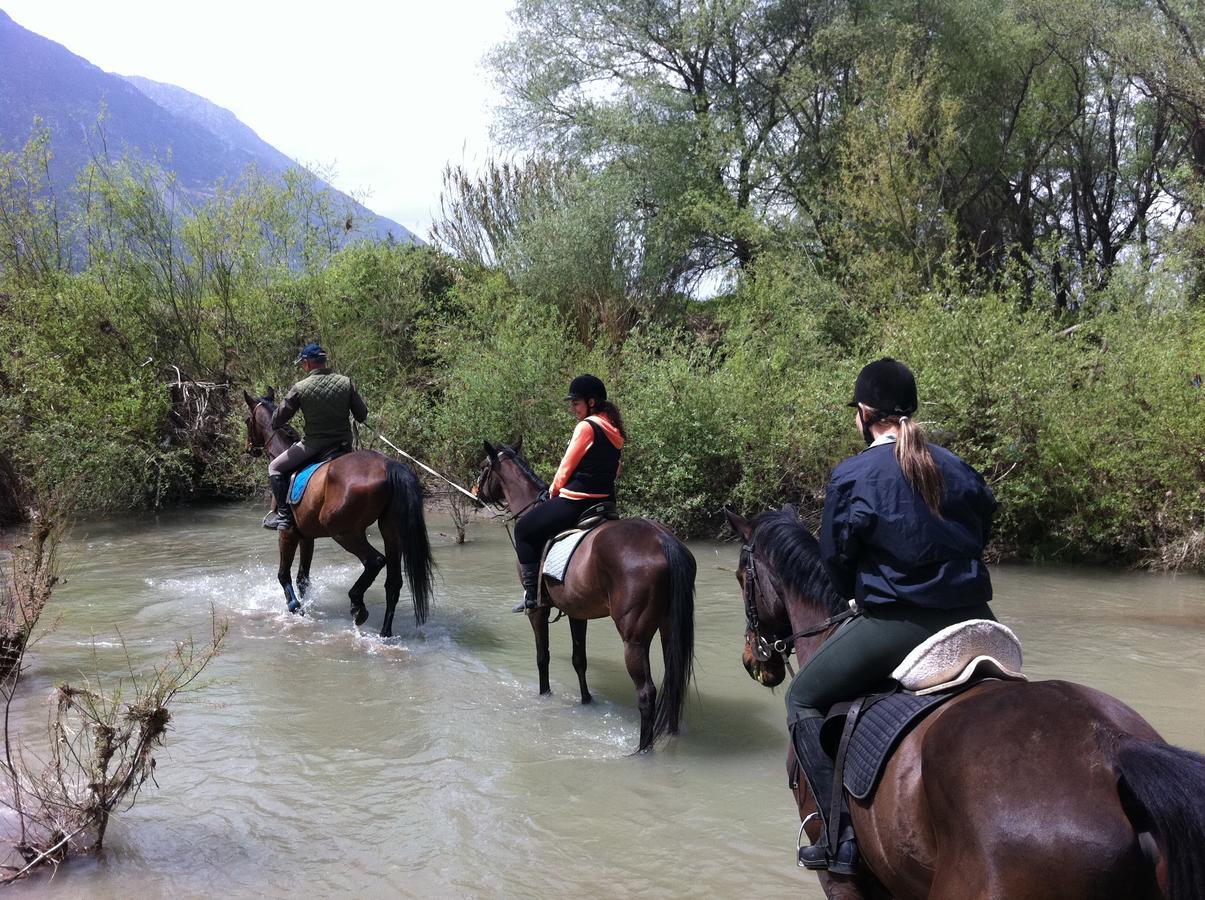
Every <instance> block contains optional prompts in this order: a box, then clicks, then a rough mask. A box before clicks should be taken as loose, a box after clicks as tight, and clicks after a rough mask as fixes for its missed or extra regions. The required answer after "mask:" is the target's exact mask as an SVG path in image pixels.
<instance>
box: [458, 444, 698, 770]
mask: <svg viewBox="0 0 1205 900" xmlns="http://www.w3.org/2000/svg"><path fill="white" fill-rule="evenodd" d="M521 445H522V442H521V441H517V442H516V445H515V447H508V446H506V445H505V444H501V445H498V446H496V447H495V446H494V445H493V444H490V443H489V442H488V441H487V442H486V443H485V452H486V458H485V461H484V462H483V463H482V466H481V474H480V475H479V476H478V478H477V484H476V487H475V492H476V494H477V496H478V498H479V499H481V500H482V501H484V502H485V503H491V504H494V505H495V506H502V507H505V508H509V509H511V510H514V511H515V515H516V518H517V517H518V515H521V514H522V513H523V512H526V511H527V510H528V509H530V508H531V507H532V506H534V505H535V504H536V503H538V502H539V497H540V495H541V493H543V491H544V490H545V488H546V487H547V485H546V484H545V483H544V482H543V481H541V480H540V479H539V478H538V477H537V476H536V474H535V473H534V472H532V470H531V467H530V466H529V465H528V464H527V461H526V460H524V459H523V458H522V457H521V456H520V455H519V448H520V447H521ZM694 592H695V558H694V557H693V556H692V555H691V553H690V551H689V550H687V549H686V546H685V545H684V544H683V543H682V542H681V541H679V540H678V539H677V538H676V537H674V535H673V534H671V533H670V531H669V530H668V529H667V528H666V527H665V526H664V525H662V524H661V523H659V522H654V521H652V520H650V519H618V520H615V521H611V522H605V523H603V524H602V525H599V526H598V527H597V528H594V529H593V530H591V531H590V532H589V534H587V535H586V536H585V537H584V538H582V540H581V543H580V544H578V547H577V550H575V551H574V555H573V563H572V565H571V566H570V567H569V571H568V573H567V574H566V577H565V582H564V584H559V585H549V586H548V595H549V598H550V599H551V601H552V604H553V605H554V606H555V607H556V608H557V609H559V610H561V611H562V612H563V613H564V614H565V615H566V616H568V618H569V631H570V633H571V635H572V639H573V668H574V670H575V671H576V672H577V678H578V683H579V685H580V687H581V692H582V703H589V702H590V701H591V699H592V698H591V696H590V689H589V688H588V687H586V623H587V621H588V620H590V619H602V618H606V617H608V616H609V617H610V618H611V619H612V620H613V621H614V622H615V627H616V629H618V631H619V637H620V638H621V639H622V640H623V661H624V665H626V666H627V670H628V675H629V676H630V677H631V679H632V683H633V684H635V685H636V702H637V705H638V707H639V708H640V745H639V747H637V752H638V753H640V752H643V751H645V750H648V749H650V748H651V747H652V746H653V744H654V743H655V742H656V741H657V739H658V738H659V737H661V735H663V734H666V733H668V734H677V733H678V723H679V720H680V718H681V715H682V708H683V707H684V706H685V704H686V689H687V686H688V685H689V683H690V676H691V669H692V667H693V662H694ZM550 612H551V610H550V608H549V607H547V606H543V607H540V608H538V609H536V610H534V611H532V612H531V614H530V615H529V616H528V618H529V619H530V620H531V627H532V630H533V631H534V632H535V638H536V665H537V667H538V668H539V672H540V693H541V694H548V693H551V691H552V689H551V688H550V687H549V684H548V660H549V651H548V618H549V614H550ZM658 631H659V632H660V633H661V653H662V656H663V658H664V660H665V677H664V679H663V680H662V682H661V689H660V690H657V688H656V687H655V686H654V684H653V672H652V666H651V664H650V662H649V645H650V644H651V643H652V640H653V635H654V634H655V633H657V632H658Z"/></svg>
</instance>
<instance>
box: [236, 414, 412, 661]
mask: <svg viewBox="0 0 1205 900" xmlns="http://www.w3.org/2000/svg"><path fill="white" fill-rule="evenodd" d="M243 398H244V399H245V400H246V403H247V409H248V415H247V452H248V453H251V454H252V455H260V454H262V453H264V452H265V450H266V451H267V452H268V453H269V454H273V455H274V454H279V453H283V452H284V451H285V450H286V449H288V447H289V445H291V444H292V443H293V442H294V441H296V440H297V439H298V435H297V432H296V431H294V430H293V429H292V428H290V427H288V426H286V427H284V428H277V429H275V430H273V429H272V426H271V421H272V413H273V412H274V411H275V409H276V406H275V403H274V402H273V395H272V394H271V393H269V394H268V396H266V397H259V398H255V397H252V396H251V395H250V394H248V393H247V392H246V391H244V392H243ZM293 521H294V522H295V524H296V527H295V528H292V529H290V530H288V531H281V532H279V542H280V567H279V570H278V571H277V578H278V580H279V581H280V586H281V588H283V589H284V594H285V602H286V603H287V605H288V608H289V612H300V611H301V603H300V602H299V601H298V599H297V593H296V592H295V591H294V590H293V578H292V568H293V557H294V555H295V554H296V552H297V549H298V547H300V549H301V560H300V563H299V567H298V571H297V586H298V589H299V590H300V593H301V597H302V598H303V599H304V597H305V595H306V591H307V590H308V588H309V584H310V563H311V561H312V560H313V557H314V539H315V538H320V537H329V538H333V539H334V541H335V543H337V544H338V545H339V546H340V547H342V548H343V549H344V550H346V551H347V552H348V553H351V554H352V555H353V556H355V557H356V558H357V559H358V560H360V563H361V564H362V565H363V566H364V571H363V572H362V573H361V575H360V577H359V578H358V579H356V583H355V584H353V585H352V587H351V590H350V591H348V597H350V598H351V615H352V616H353V617H354V619H355V623H356V625H357V626H358V625H363V624H364V622H365V620H367V619H368V609H367V607H365V605H364V594H365V592H366V591H367V590H368V588H369V587H370V586H371V585H372V583H373V581H375V580H376V577H377V575H379V574H380V572H381V569H385V618H384V620H383V621H382V622H381V637H390V636H392V634H393V612H394V609H395V608H396V607H397V601H398V595H399V594H400V593H401V590H402V571H403V569H404V570H405V573H406V580H407V581H409V582H410V595H411V599H412V600H413V603H414V621H415V622H416V623H417V624H419V625H421V624H423V623H424V622H425V621H427V613H428V610H429V609H430V605H431V591H432V585H431V580H432V570H433V568H434V562H433V560H432V557H431V545H430V543H429V542H428V540H427V526H426V523H425V521H424V519H423V494H422V488H421V486H420V485H419V483H418V478H417V477H416V476H415V474H414V472H412V471H411V470H410V468H409V466H406V465H403V464H402V463H399V462H397V461H395V460H392V459H390V458H389V457H387V456H384V455H383V454H380V453H377V452H375V451H370V450H358V451H356V452H353V453H347V454H345V455H343V456H339V457H336V458H335V459H333V460H331V461H330V462H328V463H326V464H325V465H323V466H322V467H321V468H320V469H318V470H317V471H316V472H314V474H313V475H312V476H311V477H310V481H309V484H308V485H307V487H306V489H305V494H304V495H303V496H302V498H301V500H300V501H299V502H298V503H296V504H294V506H293ZM373 522H376V523H377V525H378V526H379V527H380V529H381V538H382V539H383V540H384V542H385V552H384V554H382V553H381V552H380V551H378V550H377V549H376V548H375V547H373V546H372V544H371V543H369V541H368V534H367V532H368V528H369V526H371V525H372V523H373Z"/></svg>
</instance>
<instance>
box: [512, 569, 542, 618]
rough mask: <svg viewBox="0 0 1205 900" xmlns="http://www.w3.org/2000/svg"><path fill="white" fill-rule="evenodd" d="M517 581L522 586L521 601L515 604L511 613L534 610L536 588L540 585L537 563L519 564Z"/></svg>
mask: <svg viewBox="0 0 1205 900" xmlns="http://www.w3.org/2000/svg"><path fill="white" fill-rule="evenodd" d="M519 581H520V582H521V583H522V584H523V599H522V601H520V602H519V603H517V604H515V606H514V608H513V609H511V612H517V613H521V612H527V611H528V610H529V609H535V608H536V586H537V585H538V584H539V583H540V564H539V563H520V564H519Z"/></svg>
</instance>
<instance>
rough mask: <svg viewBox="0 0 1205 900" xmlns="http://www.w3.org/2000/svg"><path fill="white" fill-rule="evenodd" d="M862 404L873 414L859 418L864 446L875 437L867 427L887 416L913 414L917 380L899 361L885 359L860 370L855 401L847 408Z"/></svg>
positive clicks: (856, 383)
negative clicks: (860, 419)
mask: <svg viewBox="0 0 1205 900" xmlns="http://www.w3.org/2000/svg"><path fill="white" fill-rule="evenodd" d="M859 403H862V404H865V405H866V406H868V407H870V409H871V410H873V412H871V413H870V414H869V415H868V416H863V417H862V436H863V437H864V438H866V443H867V444H869V443H872V442H873V440H874V437H873V436H872V435H871V433H870V426H871V425H873V424H874V423H875V422H878V421H880V420H881V419H884V418H886V417H887V416H910V415H912V414H913V413H915V412H916V407H917V399H916V379H915V378H914V377H913V376H912V372H911V370H910V369H909V368H908V367H907V366H906V365H904V364H903V363H902V362H900V361H899V360H896V359H892V358H891V357H890V356H885V357H883V358H882V359H876V360H875V361H874V362H872V363H868V364H867V365H865V366H863V367H862V371H861V372H859V373H858V380H857V381H856V382H854V398H853V400H851V401H849V403H848V404H847V405H848V406H852V407H853V408H854V409H857V408H858V404H859Z"/></svg>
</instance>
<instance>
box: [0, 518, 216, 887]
mask: <svg viewBox="0 0 1205 900" xmlns="http://www.w3.org/2000/svg"><path fill="white" fill-rule="evenodd" d="M67 506H68V504H67V502H66V501H65V500H64V499H63V498H62V497H61V496H58V497H43V498H42V499H41V500H40V502H35V503H33V504H32V505H31V506H30V507H29V509H28V510H27V513H28V520H29V525H28V528H27V529H23V530H22V532H21V533H20V534H19V535H17V537H18V543H16V544H15V545H13V546H12V547H11V548H10V549H9V551H8V552H6V553H5V554H4V555H3V557H0V695H2V699H3V713H4V728H3V732H4V753H3V756H2V757H0V810H3V816H2V817H0V818H2V821H3V825H4V827H3V829H0V844H4V845H5V846H6V847H8V848H11V850H12V851H14V852H15V857H14V858H18V859H19V860H20V862H18V863H16V864H11V865H10V864H8V863H6V862H4V863H0V870H4V871H3V872H2V873H0V884H8V883H10V882H12V881H16V880H17V879H20V878H24V877H26V876H28V875H29V874H31V873H32V872H34V871H36V870H38V869H41V868H45V867H47V866H49V867H54V868H57V867H58V866H59V865H60V864H61V863H63V862H65V861H66V860H67V859H68V858H70V857H71V856H72V855H74V854H79V853H89V852H97V851H99V850H100V849H101V848H102V846H103V844H104V839H105V833H106V831H107V829H108V826H109V822H110V819H111V817H112V816H113V814H114V813H115V812H117V811H119V810H121V809H128V808H129V807H130V806H132V805H133V804H134V802H135V800H136V799H137V798H138V794H139V792H140V790H141V789H142V787H143V785H144V784H145V783H146V782H147V781H148V780H151V781H152V783H153V781H154V776H155V766H156V762H155V754H156V752H157V751H158V750H159V749H160V748H161V747H163V746H164V744H165V742H166V739H167V731H168V727H169V724H170V722H171V719H172V713H171V711H170V710H169V706H171V705H172V704H173V701H175V700H176V699H177V698H178V696H179V695H180V694H181V693H182V692H185V691H188V690H191V689H193V688H194V687H195V685H196V682H197V679H198V678H199V676H200V675H201V672H202V671H203V670H204V669H205V668H206V666H208V664H209V663H210V662H211V661H212V660H213V658H214V657H215V656H216V655H217V654H218V652H219V651H220V649H221V645H222V641H223V640H224V638H225V636H226V632H227V630H228V627H229V626H228V623H226V622H225V621H219V620H218V618H217V617H216V615H215V616H214V617H213V619H212V631H211V634H210V635H209V636H208V638H207V639H206V640H204V641H202V642H200V643H198V642H196V641H194V640H193V639H192V638H191V637H190V638H188V639H187V640H184V641H178V642H176V643H175V644H174V645H173V647H172V649H171V650H170V651H168V653H167V654H166V655H165V656H164V658H163V659H162V660H161V661H160V662H158V663H157V664H155V665H154V666H153V667H152V668H150V669H149V670H144V671H141V672H136V671H135V669H134V665H133V662H132V661H131V659H130V657H129V653H128V652H127V653H126V659H125V674H124V675H117V676H113V677H102V675H101V674H100V667H99V665H98V666H97V668H96V674H94V675H87V674H81V675H80V676H79V679H80V680H79V681H77V682H76V683H74V684H72V683H68V682H63V683H61V684H59V685H58V686H57V687H56V688H55V691H54V693H53V695H52V696H51V697H50V698H49V699H48V701H47V705H48V706H49V716H48V719H49V722H48V729H47V733H46V737H45V740H44V741H38V740H31V739H30V736H29V735H28V734H26V733H21V732H18V730H17V729H16V726H15V725H14V721H15V719H16V718H17V717H16V716H15V715H14V710H15V709H16V708H17V704H18V703H19V695H20V694H21V693H22V691H21V687H22V676H23V674H24V671H25V668H26V665H27V653H28V651H29V650H30V648H31V647H32V646H33V644H34V643H36V640H37V638H36V636H35V631H37V630H38V629H39V621H40V620H41V618H42V616H43V613H44V612H45V609H46V605H47V603H49V601H50V600H51V598H52V595H53V594H54V591H55V588H56V586H57V585H58V583H59V578H60V563H59V549H60V542H61V539H62V536H63V532H64V529H65V526H66V509H67ZM41 631H43V632H44V631H45V629H44V628H43V629H41ZM118 636H119V637H120V633H119V635H118ZM0 855H3V856H5V857H6V858H7V857H8V856H9V855H10V854H0Z"/></svg>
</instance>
